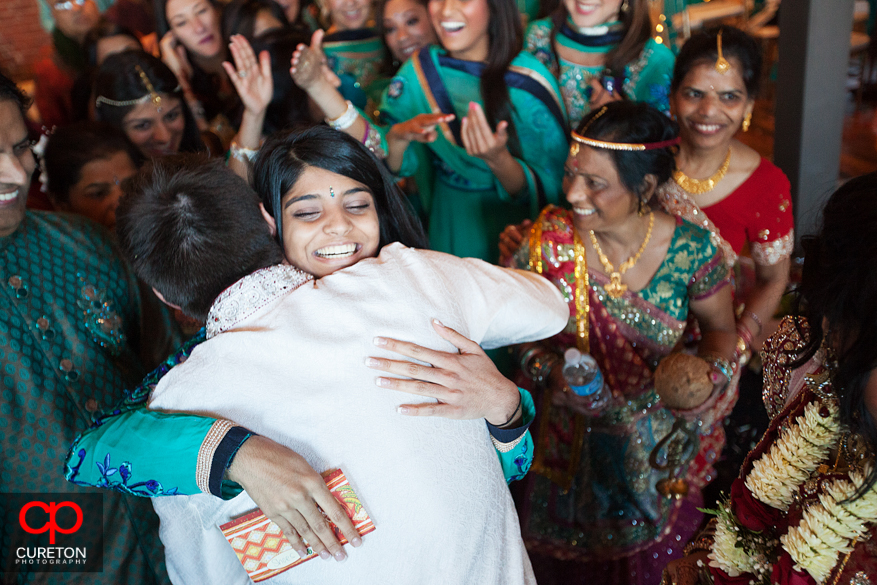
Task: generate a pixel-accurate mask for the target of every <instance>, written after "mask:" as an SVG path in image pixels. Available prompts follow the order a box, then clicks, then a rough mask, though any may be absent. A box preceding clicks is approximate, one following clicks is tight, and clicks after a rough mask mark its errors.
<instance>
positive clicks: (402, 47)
mask: <svg viewBox="0 0 877 585" xmlns="http://www.w3.org/2000/svg"><path fill="white" fill-rule="evenodd" d="M383 20H384V21H383V23H381V24H382V25H383V27H384V40H385V41H386V43H387V47H389V49H390V52H391V53H392V54H393V58H394V59H395V60H396V61H399V62H400V63H404V62H405V61H407V60H408V58H409V57H410V56H411V55H413V54H414V53H416V52H417V51H418V50H420V48H421V47H424V46H426V45H431V44H433V43H436V42H438V38H437V37H436V34H435V31H434V30H433V29H432V23H431V22H430V20H429V12H427V10H426V6H425V5H424V4H421V3H419V2H418V1H417V0H389V1H388V2H387V3H386V4H384V19H383Z"/></svg>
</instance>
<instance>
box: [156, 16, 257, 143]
mask: <svg viewBox="0 0 877 585" xmlns="http://www.w3.org/2000/svg"><path fill="white" fill-rule="evenodd" d="M154 2H155V4H154V6H155V30H156V32H157V33H158V38H159V39H161V38H162V37H163V36H164V35H165V34H166V33H167V32H168V31H169V30H170V29H171V27H170V23H169V22H168V20H167V15H166V12H165V8H167V3H168V0H154ZM207 3H208V4H210V5H211V6H212V7H213V8H214V9H215V10H217V11H218V12H219V14H220V17H221V15H222V6H223V5H222V4H221V3H219V2H217V1H216V0H207ZM221 21H222V19H221V18H220V22H221ZM220 34H221V31H220ZM224 41H225V43H224V44H223V45H222V46H223V47H224V49H223V50H225V51H226V54H228V53H227V50H228V39H227V38H224ZM183 48H184V49H185V51H186V58H187V59H188V61H189V65H190V66H191V67H192V77H191V79H190V80H189V85H191V86H192V91H193V92H194V93H195V95H196V96H197V97H198V99H199V100H200V102H201V105H202V106H203V107H204V115H205V117H206V118H207V119H208V120H212V119H213V118H215V117H216V116H217V115H219V114H225V115H226V116H227V117H228V118H229V119H230V120H231V122H232V124H233V125H234V126H237V123H238V122H239V118H240V113H241V112H240V111H236V110H240V109H241V108H239V107H238V106H239V100H237V99H236V98H237V94H235V95H234V97H231V96H229V97H228V98H227V99H223V98H222V97H221V96H220V95H219V94H220V89H221V87H222V79H221V77H220V76H219V75H216V74H214V73H208V72H207V71H205V70H204V69H203V68H202V67H201V66H200V65H198V63H197V61H196V60H195V59H194V58H193V57H192V55H191V54H190V53H189V49H186V48H185V47H183Z"/></svg>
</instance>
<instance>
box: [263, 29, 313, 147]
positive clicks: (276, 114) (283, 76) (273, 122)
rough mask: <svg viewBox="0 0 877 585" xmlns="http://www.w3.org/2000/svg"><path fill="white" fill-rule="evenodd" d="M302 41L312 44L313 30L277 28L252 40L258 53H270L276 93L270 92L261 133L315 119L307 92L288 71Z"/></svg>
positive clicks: (308, 123) (276, 130)
mask: <svg viewBox="0 0 877 585" xmlns="http://www.w3.org/2000/svg"><path fill="white" fill-rule="evenodd" d="M299 44H305V45H308V44H310V34H308V33H306V32H304V31H299V30H288V29H287V30H277V31H270V32H267V33H265V34H264V35H262V36H261V37H259V38H258V39H256V40H255V41H253V51H254V52H255V53H256V54H257V55H258V54H259V53H260V52H262V51H268V54H269V55H271V77H272V78H273V79H274V95H272V96H271V102H270V103H269V104H268V108H267V110H266V111H265V121H264V122H263V124H262V133H263V134H264V135H266V136H267V135H270V134H273V133H275V132H279V131H281V130H289V129H292V128H298V127H301V126H310V125H312V124H313V123H314V121H313V119H312V118H311V110H310V107H309V106H308V94H307V93H306V92H305V91H304V90H303V89H302V88H300V87H299V86H298V85H296V83H295V82H294V81H293V80H292V77H291V76H290V75H289V62H290V59H292V54H293V53H294V52H295V48H296V47H297V46H298V45H299Z"/></svg>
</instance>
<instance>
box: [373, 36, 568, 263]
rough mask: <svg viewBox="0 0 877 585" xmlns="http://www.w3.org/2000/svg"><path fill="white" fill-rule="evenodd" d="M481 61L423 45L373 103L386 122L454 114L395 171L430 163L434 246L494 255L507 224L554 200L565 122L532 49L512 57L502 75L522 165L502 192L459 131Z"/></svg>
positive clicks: (476, 94)
mask: <svg viewBox="0 0 877 585" xmlns="http://www.w3.org/2000/svg"><path fill="white" fill-rule="evenodd" d="M483 69H484V64H483V63H475V62H471V61H461V60H459V59H453V58H451V57H450V56H448V55H447V54H446V52H445V51H444V50H443V49H441V48H439V47H436V46H432V47H425V48H423V49H421V51H420V52H419V53H418V54H417V55H414V56H413V57H412V58H411V59H409V60H408V61H407V62H405V64H404V65H402V67H401V68H400V69H399V72H398V73H397V75H396V77H394V78H393V80H392V81H391V82H390V86H389V87H388V88H387V91H386V92H385V93H384V95H383V97H382V98H381V105H380V107H379V111H380V115H381V117H382V120H384V121H385V122H386V123H389V124H394V123H397V122H404V121H405V120H409V119H411V118H413V117H414V116H416V115H418V114H423V113H440V112H444V113H453V114H455V115H456V118H455V119H454V121H452V122H450V123H447V124H442V125H441V126H440V132H439V133H438V138H437V139H436V140H435V141H434V142H432V143H430V144H429V145H428V152H427V151H424V150H423V149H414V148H409V149H408V150H407V151H406V152H405V157H404V160H403V162H402V167H401V169H400V171H399V174H400V175H401V176H410V175H412V174H414V173H415V171H417V169H418V168H419V166H420V165H433V166H434V168H435V179H434V181H433V189H432V201H431V205H430V209H429V237H430V244H431V246H432V248H433V249H435V250H439V251H442V252H448V253H450V254H455V255H457V256H462V257H475V258H481V259H483V260H487V261H490V262H496V261H497V258H498V255H499V250H498V247H497V242H498V240H499V234H500V232H502V230H503V229H504V228H505V227H506V226H507V225H509V224H516V223H520V222H521V221H522V220H524V219H526V218H528V217H535V216H536V215H537V214H538V212H539V210H540V209H541V206H543V205H544V204H545V203H556V202H557V201H558V200H559V198H560V192H561V181H562V178H563V163H564V161H565V160H566V156H567V149H568V144H567V131H566V125H567V123H566V111H565V108H564V106H563V102H562V100H561V98H560V92H559V91H558V87H557V82H556V81H555V79H554V77H552V75H551V74H550V72H549V71H548V70H547V69H546V68H545V67H544V66H543V65H542V64H541V63H539V61H538V60H536V59H535V58H534V57H533V56H532V55H529V54H526V53H521V54H520V55H518V56H517V57H515V59H514V60H513V61H512V64H511V67H510V68H509V71H508V72H507V73H506V78H505V81H506V84H507V85H508V87H509V94H510V99H511V106H512V108H511V110H512V114H511V121H512V123H513V124H514V127H515V130H516V132H517V135H518V143H519V144H518V145H517V146H512V147H511V148H510V150H511V152H512V154H513V155H514V156H515V158H516V160H517V161H518V162H519V163H520V165H521V167H522V168H523V169H524V175H525V178H526V185H525V187H524V188H523V189H522V190H521V191H520V192H519V193H508V192H507V191H506V190H505V189H504V188H503V186H502V184H501V183H500V181H499V179H498V178H497V177H496V176H495V175H494V174H493V172H492V171H491V170H490V168H489V167H488V166H487V163H486V162H484V161H483V160H481V159H479V158H475V157H472V156H469V155H468V154H466V149H465V148H464V147H463V141H462V138H461V136H460V125H461V120H462V118H463V116H465V115H466V113H467V111H468V107H469V103H470V102H476V103H479V104H481V105H482V107H483V100H482V97H481V87H480V77H481V73H482V71H483ZM427 153H428V157H426V156H424V154H427Z"/></svg>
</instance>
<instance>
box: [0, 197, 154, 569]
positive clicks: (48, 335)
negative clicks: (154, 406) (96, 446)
mask: <svg viewBox="0 0 877 585" xmlns="http://www.w3.org/2000/svg"><path fill="white" fill-rule="evenodd" d="M0 288H2V289H3V292H2V294H0V305H2V310H0V369H2V386H0V388H2V396H0V445H2V449H3V451H2V454H3V455H2V458H0V492H39V493H46V492H87V491H89V490H88V488H82V487H78V486H75V485H72V484H70V483H67V482H66V481H65V479H64V474H63V469H64V466H63V464H64V456H65V454H66V453H67V446H68V445H69V444H70V442H71V441H72V440H73V438H74V437H76V435H77V434H78V433H80V432H82V431H83V430H85V429H86V428H88V426H89V424H90V423H91V418H92V414H93V413H95V412H97V411H98V410H102V409H105V408H108V407H110V406H112V405H113V404H115V403H116V402H117V401H118V400H119V399H120V398H121V396H122V393H123V389H124V388H126V387H132V386H133V385H134V384H135V383H136V382H137V381H138V380H139V379H140V378H141V376H142V374H143V371H142V367H141V364H140V361H139V358H138V357H137V353H136V352H135V349H134V348H133V347H132V344H133V343H136V342H137V341H138V331H137V328H138V323H139V315H140V297H139V293H138V289H137V283H136V280H135V279H134V277H133V275H132V274H131V272H130V271H129V270H128V268H127V267H126V265H125V264H124V263H123V262H122V260H120V259H119V257H118V255H117V254H116V251H115V249H114V246H113V244H112V243H111V241H110V240H109V238H108V237H107V235H106V232H104V231H103V228H101V227H99V226H97V225H96V224H93V223H91V222H89V221H87V220H84V219H82V218H78V217H75V216H67V215H60V214H57V215H56V214H45V213H39V212H28V213H27V214H26V215H25V219H24V221H23V222H22V224H21V225H20V226H19V227H18V229H17V230H16V231H15V232H14V233H13V234H12V235H10V236H8V237H5V238H0ZM103 501H104V510H103V513H104V539H105V546H104V549H105V550H104V572H103V573H36V574H30V575H26V576H25V575H23V574H22V575H19V576H17V577H12V575H11V574H10V578H12V579H13V581H12V582H22V583H24V582H28V583H64V584H67V583H107V584H110V583H112V584H119V583H131V584H142V583H167V582H168V577H167V574H166V571H165V568H164V553H163V550H162V548H161V543H160V542H159V539H158V530H157V528H158V522H157V520H158V519H157V517H156V516H155V514H154V512H153V511H152V507H151V506H150V505H149V502H147V501H145V500H142V499H139V498H132V497H129V496H123V495H121V494H117V493H109V492H108V493H105V494H104V496H103ZM85 513H86V514H87V513H88V511H87V510H85ZM11 530H12V527H4V532H3V538H8V537H9V535H10V533H11V532H10V531H11ZM16 579H17V580H16ZM4 582H6V581H4Z"/></svg>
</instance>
